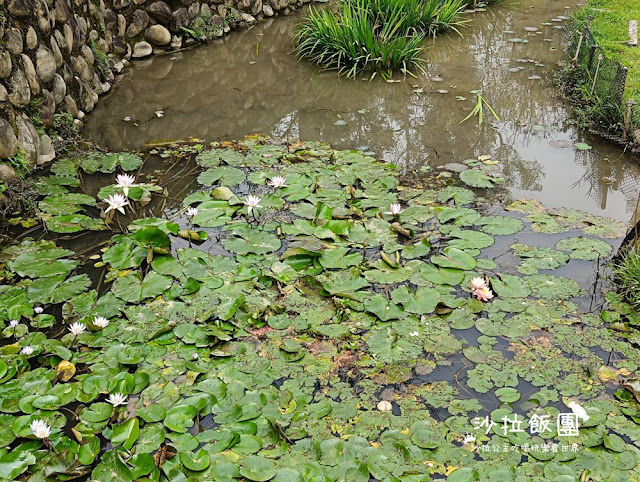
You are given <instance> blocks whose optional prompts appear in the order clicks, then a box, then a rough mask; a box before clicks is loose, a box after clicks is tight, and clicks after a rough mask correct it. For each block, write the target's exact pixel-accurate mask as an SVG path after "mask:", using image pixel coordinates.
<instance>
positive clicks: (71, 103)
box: [64, 94, 78, 117]
mask: <svg viewBox="0 0 640 482" xmlns="http://www.w3.org/2000/svg"><path fill="white" fill-rule="evenodd" d="M64 105H65V110H66V111H67V112H68V113H69V114H71V115H72V116H73V117H75V116H77V115H78V105H77V104H76V101H75V100H73V97H71V96H70V95H68V94H67V95H65V96H64Z"/></svg>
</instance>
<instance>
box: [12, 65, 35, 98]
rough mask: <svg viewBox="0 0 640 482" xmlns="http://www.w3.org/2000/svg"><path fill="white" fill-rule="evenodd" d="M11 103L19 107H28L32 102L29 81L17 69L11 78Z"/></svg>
mask: <svg viewBox="0 0 640 482" xmlns="http://www.w3.org/2000/svg"><path fill="white" fill-rule="evenodd" d="M8 87H9V102H11V103H12V104H13V105H15V106H17V107H22V106H25V105H27V104H28V103H29V102H30V101H31V89H30V88H29V81H28V80H27V77H26V76H25V75H24V72H22V70H20V69H15V70H14V72H13V74H12V75H11V77H10V78H9V84H8Z"/></svg>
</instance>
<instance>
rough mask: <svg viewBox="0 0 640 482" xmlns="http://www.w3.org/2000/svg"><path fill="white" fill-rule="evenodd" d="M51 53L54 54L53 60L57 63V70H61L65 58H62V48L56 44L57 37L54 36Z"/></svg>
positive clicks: (52, 37)
mask: <svg viewBox="0 0 640 482" xmlns="http://www.w3.org/2000/svg"><path fill="white" fill-rule="evenodd" d="M50 40H51V42H50V43H51V52H53V58H54V59H55V61H56V68H57V69H58V68H60V67H62V62H63V60H64V59H63V58H62V52H60V47H58V42H56V39H55V37H54V36H53V35H52V36H51V39H50Z"/></svg>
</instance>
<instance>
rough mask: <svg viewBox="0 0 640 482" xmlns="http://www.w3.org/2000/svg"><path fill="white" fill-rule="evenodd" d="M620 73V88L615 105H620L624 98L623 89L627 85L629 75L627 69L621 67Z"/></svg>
mask: <svg viewBox="0 0 640 482" xmlns="http://www.w3.org/2000/svg"><path fill="white" fill-rule="evenodd" d="M621 69H622V70H621V72H620V86H619V87H618V95H616V103H617V104H620V103H621V102H622V98H623V97H624V88H625V87H626V85H627V75H629V67H622V68H621Z"/></svg>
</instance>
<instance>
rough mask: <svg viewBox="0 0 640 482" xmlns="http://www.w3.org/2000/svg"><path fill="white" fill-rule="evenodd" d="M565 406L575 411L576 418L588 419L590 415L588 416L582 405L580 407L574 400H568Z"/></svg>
mask: <svg viewBox="0 0 640 482" xmlns="http://www.w3.org/2000/svg"><path fill="white" fill-rule="evenodd" d="M567 407H569V408H570V409H571V411H572V412H573V413H575V414H576V415H577V416H578V418H580V419H582V420H584V421H587V420H589V419H590V418H591V417H589V415H587V411H586V410H585V409H584V407H582V406H581V405H579V404H577V403H576V402H573V401H572V402H569V403H567Z"/></svg>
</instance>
